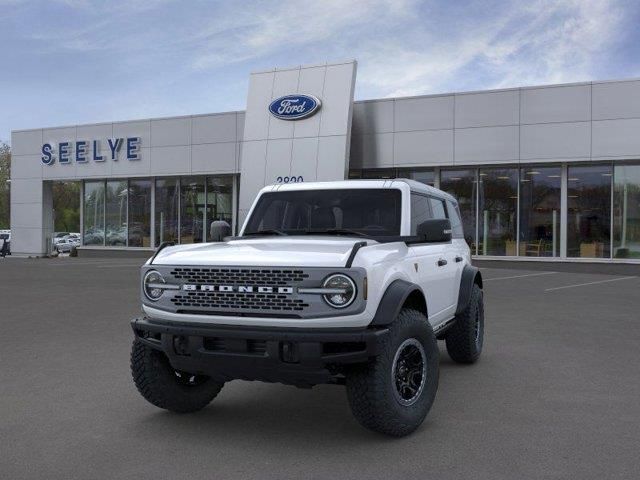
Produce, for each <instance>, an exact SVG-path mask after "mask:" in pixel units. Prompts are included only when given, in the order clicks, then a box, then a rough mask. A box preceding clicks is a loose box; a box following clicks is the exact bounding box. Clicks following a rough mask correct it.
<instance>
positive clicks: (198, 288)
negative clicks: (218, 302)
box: [182, 284, 293, 295]
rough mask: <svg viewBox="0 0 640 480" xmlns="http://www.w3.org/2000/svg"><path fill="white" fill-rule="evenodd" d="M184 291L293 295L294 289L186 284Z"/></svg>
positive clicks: (183, 287)
mask: <svg viewBox="0 0 640 480" xmlns="http://www.w3.org/2000/svg"><path fill="white" fill-rule="evenodd" d="M182 290H185V291H187V292H196V291H200V292H224V293H229V292H237V293H280V294H285V295H291V294H292V293H293V287H269V286H258V287H255V286H252V285H192V284H186V285H183V286H182Z"/></svg>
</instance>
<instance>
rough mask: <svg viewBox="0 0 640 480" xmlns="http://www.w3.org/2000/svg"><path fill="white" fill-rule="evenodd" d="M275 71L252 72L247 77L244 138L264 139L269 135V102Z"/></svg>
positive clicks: (247, 139)
mask: <svg viewBox="0 0 640 480" xmlns="http://www.w3.org/2000/svg"><path fill="white" fill-rule="evenodd" d="M274 78H275V72H263V73H255V74H252V75H251V77H250V79H249V93H248V95H247V111H246V112H245V120H244V136H243V138H244V140H246V141H251V140H266V139H267V138H268V136H269V119H270V118H271V115H269V110H268V109H269V102H270V101H271V93H272V92H273V81H274Z"/></svg>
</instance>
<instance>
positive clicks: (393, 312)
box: [370, 280, 426, 326]
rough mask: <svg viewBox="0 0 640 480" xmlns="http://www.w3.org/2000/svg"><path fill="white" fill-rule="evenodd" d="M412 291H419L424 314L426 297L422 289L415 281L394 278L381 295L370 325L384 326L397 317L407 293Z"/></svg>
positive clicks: (409, 293) (407, 296)
mask: <svg viewBox="0 0 640 480" xmlns="http://www.w3.org/2000/svg"><path fill="white" fill-rule="evenodd" d="M414 292H419V293H420V296H421V297H422V298H423V299H424V303H425V314H426V297H425V296H424V293H423V291H422V289H421V288H420V287H419V286H418V285H416V284H415V283H411V282H407V281H406V280H394V281H393V282H391V284H389V286H388V287H387V290H386V291H385V292H384V294H383V295H382V298H381V299H380V303H379V304H378V310H376V314H375V316H374V317H373V320H372V321H371V323H370V325H372V326H385V325H389V324H390V323H392V322H393V321H394V320H395V319H396V318H397V317H398V314H399V313H400V310H401V309H402V306H403V305H404V303H405V302H406V300H407V298H409V295H411V294H412V293H414Z"/></svg>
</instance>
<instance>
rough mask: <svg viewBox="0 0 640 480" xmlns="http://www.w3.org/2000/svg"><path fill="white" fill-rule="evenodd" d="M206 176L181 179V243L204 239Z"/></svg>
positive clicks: (197, 241) (196, 241) (198, 241)
mask: <svg viewBox="0 0 640 480" xmlns="http://www.w3.org/2000/svg"><path fill="white" fill-rule="evenodd" d="M205 211H206V203H205V198H204V177H183V178H181V179H180V243H200V242H203V241H204V225H205Z"/></svg>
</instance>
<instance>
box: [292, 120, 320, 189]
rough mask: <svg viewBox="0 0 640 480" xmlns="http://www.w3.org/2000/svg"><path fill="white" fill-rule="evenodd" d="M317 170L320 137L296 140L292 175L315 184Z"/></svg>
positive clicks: (294, 140)
mask: <svg viewBox="0 0 640 480" xmlns="http://www.w3.org/2000/svg"><path fill="white" fill-rule="evenodd" d="M296 128H297V127H296ZM317 168H318V137H309V138H294V139H293V152H292V156H291V170H290V175H291V176H294V177H296V178H297V177H299V176H301V177H302V178H303V179H304V181H305V182H314V181H315V180H316V169H317Z"/></svg>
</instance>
